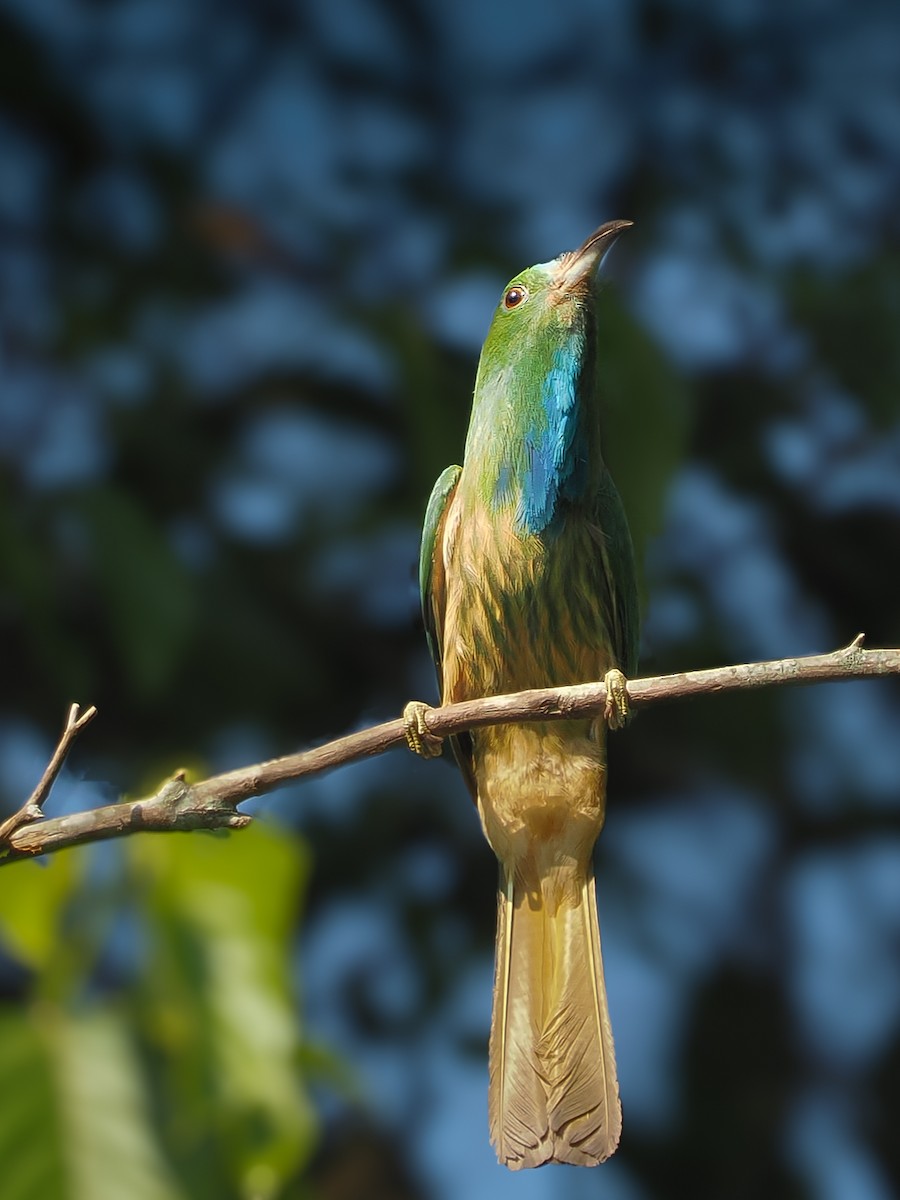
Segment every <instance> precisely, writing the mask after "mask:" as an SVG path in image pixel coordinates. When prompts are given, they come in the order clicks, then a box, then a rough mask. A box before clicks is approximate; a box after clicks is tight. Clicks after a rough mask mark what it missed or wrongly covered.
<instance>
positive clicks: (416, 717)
mask: <svg viewBox="0 0 900 1200" xmlns="http://www.w3.org/2000/svg"><path fill="white" fill-rule="evenodd" d="M431 711H432V710H431V706H430V705H428V704H423V703H422V701H421V700H410V702H409V704H407V706H406V708H404V710H403V721H404V724H405V725H406V744H407V746H409V748H410V750H412V752H413V754H418V755H420V756H421V757H422V758H440V756H441V754H442V753H443V749H444V739H443V738H439V737H437V736H436V735H435V734H433V733H432V732H431V731H430V730H429V728H428V726H427V725H426V724H425V714H426V713H427V712H431Z"/></svg>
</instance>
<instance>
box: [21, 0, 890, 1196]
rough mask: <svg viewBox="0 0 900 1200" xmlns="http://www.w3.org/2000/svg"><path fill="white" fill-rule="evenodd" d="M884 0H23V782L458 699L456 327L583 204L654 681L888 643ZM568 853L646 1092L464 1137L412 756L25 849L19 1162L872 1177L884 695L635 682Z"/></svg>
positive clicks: (578, 215) (438, 812) (466, 865)
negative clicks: (590, 1123) (240, 816)
mask: <svg viewBox="0 0 900 1200" xmlns="http://www.w3.org/2000/svg"><path fill="white" fill-rule="evenodd" d="M898 202H900V10H898V8H897V5H896V3H895V2H894V0H854V3H852V4H848V3H846V0H787V2H776V0H771V2H770V0H758V2H755V0H718V2H713V0H554V2H553V3H552V4H551V3H537V2H534V0H531V2H526V0H517V2H514V0H457V2H456V3H453V4H449V3H444V2H442V0H395V2H393V3H387V2H381V3H379V2H378V0H308V2H299V0H298V2H297V3H289V2H288V0H255V2H254V3H252V4H250V3H239V2H238V0H218V2H213V0H121V2H111V0H106V2H101V0H94V2H93V3H89V2H87V0H80V2H77V0H2V2H0V576H2V590H0V639H2V641H0V644H2V655H3V658H2V661H3V668H4V671H3V674H4V688H3V697H2V702H0V793H2V797H0V798H2V804H3V806H5V808H6V809H7V810H11V809H12V808H13V806H16V805H18V804H19V803H21V801H22V799H23V798H24V796H25V795H27V793H28V792H29V791H30V789H31V787H32V786H33V784H34V782H35V781H36V779H37V777H38V776H39V774H40V771H41V769H42V767H43V764H44V762H45V761H46V758H47V756H48V755H49V753H50V751H51V749H52V746H53V744H54V741H55V738H56V734H57V731H58V728H59V726H60V724H61V720H62V716H63V713H64V711H65V709H66V706H67V705H68V703H69V702H70V701H72V700H77V701H79V702H81V703H82V704H85V705H86V704H89V703H93V704H96V705H97V706H98V708H99V710H100V715H99V717H98V718H97V719H96V721H95V722H94V724H93V725H92V726H91V728H90V729H89V731H87V732H86V733H85V735H84V736H83V737H82V739H81V742H80V744H79V745H78V747H77V749H76V751H75V752H74V753H73V755H72V756H71V759H70V763H69V766H68V768H67V770H66V772H65V774H64V776H63V778H62V780H61V781H60V784H59V786H58V788H57V789H56V791H55V792H54V795H53V798H52V800H51V802H50V805H49V810H50V811H51V812H53V813H59V812H63V811H66V810H68V809H75V808H81V807H84V806H86V805H91V804H96V803H102V802H107V801H109V800H112V799H114V798H115V797H116V796H117V795H119V794H121V793H123V792H124V793H128V794H130V795H140V794H141V793H142V791H145V790H151V789H153V788H155V787H156V786H157V785H158V783H159V782H160V781H161V780H162V779H163V778H164V777H165V776H166V775H167V774H168V773H170V772H171V771H173V770H174V769H176V768H177V767H179V766H187V767H189V768H191V769H192V770H194V771H195V772H196V773H198V774H200V775H202V774H206V773H211V772H215V771H219V770H223V769H227V768H229V767H232V766H237V765H241V764H245V763H250V762H253V761H257V760H259V759H260V758H263V757H270V756H273V755H276V754H280V753H287V752H289V751H291V750H294V749H298V748H300V747H303V746H307V745H310V744H314V743H316V742H317V741H323V740H327V739H328V738H331V737H333V736H337V735H339V734H341V733H344V732H346V731H348V730H350V729H353V728H358V727H362V726H364V725H366V724H368V723H372V722H374V721H376V720H380V719H387V718H389V717H392V716H394V715H396V714H397V713H398V712H399V711H400V709H401V707H402V706H403V704H404V703H405V701H406V700H408V699H409V698H410V697H420V698H424V699H432V698H433V696H434V685H433V681H432V676H431V669H430V664H429V662H428V661H427V656H426V652H425V648H424V641H423V636H422V631H421V627H420V623H419V619H418V613H417V598H416V595H415V589H414V581H413V580H414V564H415V560H416V556H417V544H418V530H419V525H420V520H421V514H422V511H423V509H424V505H425V501H426V499H427V496H428V493H429V490H430V487H431V484H432V482H433V480H434V478H435V477H436V476H437V474H438V472H439V471H440V470H441V469H442V468H443V467H444V466H445V465H447V464H448V463H450V462H454V461H458V460H459V458H460V454H461V450H462V443H463V437H464V431H465V426H466V421H467V415H468V406H469V397H470V394H471V386H472V380H473V377H474V369H475V363H476V359H477V354H478V349H479V345H480V342H481V339H482V337H483V335H484V332H485V329H486V326H487V323H488V320H489V317H490V313H491V311H492V308H493V305H494V304H495V302H496V298H497V296H498V294H499V291H500V289H501V288H502V286H503V285H504V283H505V281H506V280H507V279H508V278H509V276H510V275H511V274H512V273H513V272H514V271H516V270H518V269H519V268H521V267H523V266H525V265H527V264H529V263H532V262H536V261H542V260H546V259H547V258H550V257H552V256H554V255H555V254H557V253H559V252H560V251H562V250H564V249H568V248H571V247H573V246H575V245H577V244H578V243H579V242H580V241H581V240H582V239H583V238H584V236H585V235H586V234H587V233H588V232H590V231H591V230H592V229H593V228H594V227H595V226H596V225H597V224H599V223H600V222H601V221H602V220H606V219H609V218H612V217H630V218H632V219H633V220H634V221H635V222H636V224H635V228H634V230H633V231H631V232H630V233H629V234H628V235H627V237H624V238H622V240H621V241H620V243H619V244H618V245H617V247H616V250H615V252H614V253H613V254H612V255H611V256H610V259H609V260H608V262H607V266H606V270H605V274H606V276H607V277H608V278H609V279H610V280H611V282H610V283H609V285H608V286H607V287H606V288H605V290H604V292H603V295H602V301H601V312H602V341H603V357H604V372H605V392H606V411H605V427H606V435H607V445H608V448H609V459H610V462H611V465H612V468H613V471H614V473H615V475H616V477H617V479H618V481H619V483H620V485H621V489H622V491H623V493H624V495H625V499H626V504H627V507H628V509H629V513H630V517H631V521H632V525H633V529H634V532H635V539H636V542H637V543H638V547H639V551H640V555H641V559H642V563H643V573H644V607H645V626H644V628H645V634H644V646H643V673H645V674H655V673H660V672H665V671H674V670H681V669H690V668H696V667H703V666H710V665H716V664H722V663H730V662H736V661H745V660H752V659H759V658H773V657H781V656H792V655H799V654H805V653H812V652H821V651H826V650H829V649H834V648H836V647H838V646H839V645H843V644H846V643H847V642H848V641H849V640H850V639H851V638H852V637H853V636H854V635H855V634H856V633H857V632H859V631H860V630H864V631H865V633H866V634H867V636H868V639H869V641H870V644H873V645H879V644H881V645H898V644H900V601H898V576H900V572H898V565H897V563H898V546H900V404H898V389H900V338H898V325H900V272H898V264H900V216H898V214H900V203H898ZM610 790H611V807H610V814H609V818H608V822H607V828H606V831H605V832H604V835H603V837H602V839H601V842H600V845H599V847H598V877H599V894H600V911H601V925H602V929H603V940H604V947H605V958H606V966H607V978H608V987H609V997H610V1006H611V1011H612V1019H613V1025H614V1029H615V1033H616V1041H617V1049H618V1060H619V1069H620V1077H621V1087H622V1098H623V1103H624V1107H625V1132H624V1137H623V1141H622V1146H621V1149H620V1151H619V1153H618V1154H617V1155H616V1156H615V1158H614V1159H613V1160H612V1161H611V1162H610V1163H608V1164H606V1165H605V1166H604V1167H602V1168H600V1169H599V1170H597V1171H581V1172H579V1171H577V1170H574V1169H566V1168H553V1169H547V1170H544V1171H540V1172H533V1173H526V1174H524V1175H512V1174H510V1173H508V1172H506V1171H505V1170H504V1169H503V1168H501V1167H499V1166H497V1164H496V1163H495V1161H494V1158H493V1154H492V1151H491V1149H490V1147H489V1145H488V1140H487V1121H486V1085H487V1072H486V1043H487V1029H488V1021H489V1005H490V985H491V944H492V938H493V925H494V895H493V893H494V885H495V878H494V865H493V862H492V859H491V856H490V853H489V851H488V850H487V847H486V846H485V845H484V844H483V842H482V840H481V836H480V832H479V830H478V828H477V822H476V819H475V814H474V812H473V810H472V807H471V805H470V803H469V801H468V799H467V796H466V794H465V791H464V788H463V786H462V784H461V781H460V780H459V779H458V778H457V776H456V774H455V772H454V771H453V770H452V769H448V768H447V767H446V766H444V765H443V764H440V763H437V764H435V763H423V762H419V761H416V760H414V759H413V757H412V756H411V755H408V754H406V753H399V752H397V753H394V754H391V755H387V756H384V757H383V758H381V759H379V760H374V761H371V762H368V763H365V764H363V765H358V766H355V767H352V768H348V769H346V770H343V771H340V772H336V773H334V774H332V775H330V776H328V777H323V778H321V779H318V780H315V781H313V782H310V783H308V784H306V785H305V786H303V787H297V788H291V789H287V790H285V791H283V792H281V793H280V794H278V795H275V796H272V797H268V798H264V799H262V800H260V801H259V802H257V803H256V804H255V805H254V806H253V811H254V812H256V813H257V814H258V815H259V818H260V819H259V820H258V821H257V822H255V823H254V825H253V826H252V827H251V829H249V830H248V831H247V832H245V833H241V834H240V835H232V836H223V837H214V836H209V835H200V834H197V835H186V836H178V837H174V836H173V837H152V836H146V837H142V838H132V839H128V840H126V841H125V842H122V843H117V844H112V843H111V844H109V845H106V846H101V847H94V848H84V849H79V850H77V851H73V852H70V853H67V854H64V855H60V856H58V857H56V858H54V859H53V861H52V862H50V863H49V864H47V865H46V866H44V867H41V866H39V865H36V864H33V863H24V864H18V865H15V866H11V867H8V868H4V869H3V870H2V872H0V947H2V952H0V1162H2V1179H3V1182H2V1191H3V1195H4V1197H5V1200H30V1198H31V1197H38V1196H40V1197H42V1198H47V1197H50V1198H51V1200H56V1198H59V1200H65V1198H69V1197H71V1198H73V1200H104V1198H105V1197H110V1200H112V1198H113V1197H115V1198H119V1197H122V1196H128V1197H129V1198H130V1200H171V1198H175V1200H178V1198H182V1197H184V1198H188V1200H194V1198H196V1200H205V1198H207V1197H209V1198H210V1200H212V1198H215V1200H222V1198H225V1200H227V1198H228V1197H234V1198H240V1200H275V1198H282V1197H310V1198H320V1200H356V1198H357V1197H366V1198H375V1200H378V1198H384V1200H395V1198H396V1200H405V1198H409V1200H413V1198H416V1200H418V1198H423V1200H424V1198H428V1200H431V1198H434V1200H449V1198H456V1197H462V1196H465V1197H467V1198H471V1200H480V1198H482V1197H490V1198H491V1200H502V1198H504V1197H512V1196H515V1197H517V1198H520V1200H547V1198H551V1197H562V1196H565V1197H575V1198H578V1197H589V1196H595V1195H596V1196H603V1197H604V1198H605V1200H663V1198H666V1200H678V1198H680V1197H688V1196H690V1197H692V1198H699V1197H709V1198H716V1200H719V1198H721V1197H733V1198H736V1200H741V1198H743V1197H758V1196H760V1195H763V1194H764V1195H766V1196H768V1197H770V1198H771V1200H782V1198H785V1200H786V1198H792V1200H793V1198H797V1200H800V1198H810V1200H887V1198H889V1197H891V1196H895V1195H897V1194H898V1192H900V1149H898V1146H900V1142H898V1139H897V1134H896V1126H897V1118H898V1113H900V693H898V688H897V687H896V686H893V685H891V684H889V683H886V682H884V683H881V682H872V683H859V684H845V685H841V686H820V687H816V688H811V689H807V690H802V691H800V690H797V691H792V692H788V691H784V690H772V691H770V692H764V693H759V694H748V695H746V696H729V697H724V698H718V699H704V700H695V701H692V702H681V703H677V704H676V703H671V704H668V705H665V706H658V707H655V708H653V709H648V710H647V711H646V712H645V713H643V714H641V715H639V717H638V719H637V720H636V721H635V722H634V723H633V725H632V726H631V727H630V728H629V729H628V730H627V731H625V732H624V733H622V734H620V735H617V736H616V737H615V738H614V739H613V746H612V749H611V789H610Z"/></svg>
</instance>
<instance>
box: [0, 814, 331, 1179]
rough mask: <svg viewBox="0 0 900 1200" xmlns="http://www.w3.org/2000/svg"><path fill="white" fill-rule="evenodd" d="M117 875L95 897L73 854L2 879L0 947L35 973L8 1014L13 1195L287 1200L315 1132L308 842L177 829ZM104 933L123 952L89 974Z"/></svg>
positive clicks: (7, 1175)
mask: <svg viewBox="0 0 900 1200" xmlns="http://www.w3.org/2000/svg"><path fill="white" fill-rule="evenodd" d="M96 865H97V864H96V862H95V863H94V866H95V867H96ZM120 865H121V867H122V868H123V870H122V871H119V872H117V875H116V877H115V878H111V879H107V880H106V881H104V883H103V884H101V885H99V886H98V885H97V884H96V882H95V883H94V885H93V886H92V885H91V878H90V873H89V866H90V857H89V856H88V855H86V854H84V853H79V852H78V851H75V852H71V851H67V852H63V853H61V854H58V855H56V856H55V857H54V858H53V859H52V861H51V862H50V863H49V865H48V866H47V867H46V868H43V869H42V868H41V866H39V865H36V864H35V863H32V862H25V863H20V864H15V865H13V866H10V867H7V868H5V869H4V870H3V871H2V872H0V945H2V946H3V948H4V949H5V950H6V951H7V953H8V954H11V955H13V956H14V959H15V961H16V962H17V963H18V964H20V965H21V967H22V968H24V969H25V970H26V972H27V975H26V976H25V977H24V978H23V980H22V983H21V987H20V991H21V999H20V1002H19V1003H12V998H11V997H7V998H6V1000H5V1002H4V1003H3V1005H2V1010H0V1026H2V1032H0V1079H2V1090H3V1094H4V1095H6V1096H13V1095H14V1096H15V1097H16V1103H15V1104H8V1105H4V1106H3V1108H2V1110H0V1146H2V1147H3V1160H4V1164H5V1165H4V1194H5V1195H7V1196H9V1197H10V1200H29V1198H30V1197H38V1196H53V1197H57V1196H58V1197H59V1198H60V1200H64V1198H66V1197H84V1198H85V1200H87V1198H90V1200H100V1198H102V1197H104V1196H122V1195H128V1196H135V1197H138V1198H141V1197H147V1198H148V1200H151V1198H157V1197H158V1198H160V1200H162V1198H163V1197H166V1198H169V1197H180V1196H190V1197H197V1198H201V1197H205V1196H209V1197H227V1196H234V1197H248V1198H250V1197H252V1198H254V1200H255V1198H257V1197H259V1198H264V1197H276V1196H283V1195H286V1194H290V1195H292V1196H293V1195H298V1194H299V1193H298V1192H297V1190H296V1187H295V1186H294V1185H293V1183H292V1181H294V1180H296V1177H297V1174H298V1172H299V1171H300V1169H301V1168H302V1167H303V1166H304V1165H305V1164H306V1163H307V1162H308V1159H309V1156H310V1152H311V1148H312V1145H313V1142H314V1137H315V1128H316V1121H315V1117H314V1114H313V1111H312V1108H311V1105H310V1102H309V1098H308V1094H307V1089H306V1086H305V1084H304V1082H303V1073H302V1071H301V1067H300V1060H301V1051H302V1043H301V1040H300V1034H299V1032H298V1028H297V1023H296V1016H295V1008H294V996H293V986H292V981H291V978H290V974H289V971H288V966H287V962H288V948H289V943H290V937H291V931H292V928H293V923H294V921H295V920H296V918H297V914H298V911H299V906H300V903H301V901H302V897H303V893H304V891H305V888H306V883H307V877H308V871H309V861H308V854H307V852H306V850H305V848H304V846H303V844H302V843H301V842H299V841H298V840H297V839H296V838H293V837H291V836H290V835H289V834H287V833H286V832H285V831H276V830H268V829H265V828H264V827H262V826H260V825H254V826H252V827H251V828H250V829H249V830H247V831H246V836H244V835H242V836H240V837H235V838H228V837H213V836H209V837H206V836H200V837H194V836H190V835H182V834H173V835H172V836H171V837H166V838H150V837H148V838H144V839H141V840H136V841H135V842H134V843H133V844H129V845H128V847H127V849H126V851H125V860H124V862H123V863H122V864H120ZM261 880H265V887H264V888H261V887H260V881H261ZM126 881H127V887H126ZM110 922H112V923H113V928H112V930H110V929H109V924H110ZM110 933H112V937H113V943H114V944H115V943H116V942H118V943H119V944H120V945H121V946H122V947H123V950H122V952H121V954H120V955H119V956H118V957H119V960H120V961H119V963H118V964H117V968H116V970H115V971H114V977H113V978H110V977H109V975H108V972H109V969H110V966H109V964H108V963H107V964H106V969H105V970H104V969H103V967H102V964H99V965H100V966H101V969H100V973H99V977H98V973H97V970H98V960H100V959H101V958H102V955H103V948H104V945H105V944H107V938H108V936H109V935H110ZM139 951H140V953H139ZM123 960H124V961H123Z"/></svg>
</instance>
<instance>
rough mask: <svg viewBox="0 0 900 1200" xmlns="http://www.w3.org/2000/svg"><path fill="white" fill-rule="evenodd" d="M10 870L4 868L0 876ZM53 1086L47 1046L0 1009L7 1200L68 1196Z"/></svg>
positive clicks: (0, 1154) (25, 1018)
mask: <svg viewBox="0 0 900 1200" xmlns="http://www.w3.org/2000/svg"><path fill="white" fill-rule="evenodd" d="M22 865H23V866H24V865H26V864H24V863H23V864H22ZM31 865H33V864H31ZM12 870H13V868H12V867H6V868H4V870H3V872H0V874H5V873H6V872H7V871H12ZM55 1082H56V1081H55V1078H54V1075H53V1071H52V1065H51V1061H50V1056H49V1054H48V1052H47V1045H46V1041H45V1039H44V1038H43V1037H41V1035H40V1033H39V1031H38V1029H37V1027H36V1025H35V1022H34V1021H33V1020H32V1019H31V1016H30V1014H29V1013H27V1012H23V1011H22V1009H20V1008H8V1007H4V1008H2V1009H0V1096H2V1097H3V1102H2V1103H0V1163H2V1164H3V1167H2V1173H3V1196H4V1198H5V1200H46V1198H47V1197H50V1196H52V1197H54V1198H55V1200H56V1198H58V1200H64V1198H65V1197H66V1196H67V1191H66V1186H65V1179H66V1171H65V1163H64V1159H63V1147H62V1143H61V1139H60V1137H59V1128H58V1111H57V1103H56V1100H57V1097H56V1093H55Z"/></svg>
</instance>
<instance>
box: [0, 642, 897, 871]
mask: <svg viewBox="0 0 900 1200" xmlns="http://www.w3.org/2000/svg"><path fill="white" fill-rule="evenodd" d="M888 675H894V676H897V675H900V649H893V650H890V649H888V650H867V649H865V648H864V646H863V636H862V634H859V635H858V636H857V637H855V638H854V639H853V641H852V642H851V643H850V644H849V645H848V646H844V647H843V648H842V649H840V650H834V651H832V652H831V653H830V654H817V655H811V656H809V657H806V658H785V659H776V660H773V661H770V662H756V663H742V664H739V665H736V666H731V667H715V668H713V669H711V670H706V671H686V672H684V673H683V674H680V675H659V676H655V677H653V678H649V679H631V680H629V681H628V684H627V692H628V699H629V701H630V703H631V704H633V705H634V706H635V707H636V708H639V707H643V706H644V705H645V704H650V703H654V702H656V701H658V700H674V699H679V698H682V697H686V696H699V695H709V694H717V693H719V692H726V691H737V690H746V689H751V688H762V687H772V686H775V685H783V684H810V683H822V682H825V681H828V680H831V681H837V680H848V679H871V678H874V677H877V676H888ZM605 706H606V687H605V685H604V684H603V683H584V684H576V685H574V686H572V687H554V688H536V689H534V690H532V691H526V692H517V693H515V694H513V695H508V696H487V697H485V698H483V699H481V700H466V701H463V702H462V703H459V704H447V705H444V706H443V707H441V708H431V709H429V708H426V709H425V711H424V714H423V719H424V722H425V725H426V728H427V729H428V732H429V733H430V734H432V735H434V736H435V737H447V736H448V735H450V734H454V733H462V732H463V731H464V730H467V729H477V728H480V727H481V726H484V725H504V724H509V723H511V722H514V721H558V720H572V719H573V718H577V717H589V716H596V715H597V714H598V713H602V712H603V710H604V708H605ZM73 713H76V714H77V707H76V706H74V705H73V710H72V712H71V713H70V714H69V716H70V720H69V722H68V723H67V726H66V731H65V732H64V734H63V737H62V739H61V741H60V745H59V746H58V747H57V750H56V754H54V756H53V759H52V761H51V763H50V765H49V766H48V767H47V770H46V771H45V772H44V777H43V778H42V780H41V782H40V783H39V784H38V786H37V788H36V789H35V792H34V794H33V795H32V797H31V798H30V799H29V801H28V803H27V804H26V805H24V806H23V808H22V809H21V810H20V811H19V812H18V813H16V814H15V815H14V816H12V817H10V818H9V819H8V820H7V821H6V822H4V824H3V825H2V826H0V866H3V865H5V864H6V863H8V862H14V861H15V860H16V859H19V858H33V857H35V856H36V855H38V854H47V853H50V852H52V851H54V850H61V849H63V848H64V847H66V846H73V845H77V844H79V843H81V842H94V841H99V840H101V839H103V838H111V837H119V836H122V835H124V834H128V833H136V832H138V831H140V830H156V831H161V832H162V831H168V830H174V829H181V830H187V829H217V828H232V829H235V828H239V827H240V826H242V825H246V824H248V823H249V821H250V817H249V816H247V815H246V814H245V813H241V812H237V811H236V810H237V806H238V805H239V804H240V803H241V802H242V801H244V800H249V799H250V797H251V796H259V795H262V794H263V793H265V792H271V791H274V790H275V788H278V787H282V786H283V785H284V784H287V783H293V782H295V781H296V780H298V779H303V778H306V777H307V776H310V775H316V774H318V773H320V772H322V771H328V770H332V769H333V768H335V767H340V766H345V765H346V764H348V763H352V762H358V761H359V760H360V759H363V758H370V757H372V756H374V755H377V754H382V753H384V751H385V750H390V749H392V748H393V747H394V746H405V745H406V723H405V721H404V720H402V719H398V720H394V721H387V722H385V723H384V724H383V725H375V726H372V727H371V728H369V729H363V730H360V731H359V732H358V733H352V734H350V735H348V736H347V737H343V738H338V739H337V740H336V741H333V742H328V743H327V744H326V745H324V746H317V747H315V748H313V749H312V750H305V751H303V752H301V753H300V754H289V755H287V756H285V757H284V758H276V759H272V760H270V761H269V762H263V763H255V764H254V765H253V766H249V767H240V768H238V769H237V770H235V771H228V772H226V773H225V774H223V775H214V776H212V777H211V778H209V779H204V780H201V781H200V782H198V783H188V782H187V780H186V779H185V776H184V772H182V771H179V772H177V773H176V774H175V775H173V776H172V778H171V779H168V780H167V781H166V782H165V783H164V784H163V785H162V787H160V788H159V790H158V791H157V792H156V793H155V794H154V795H152V796H149V797H145V798H144V799H141V800H131V801H125V802H123V803H121V804H110V805H107V806H105V807H103V808H97V809H92V810H91V811H88V812H80V813H73V814H71V815H69V816H65V817H55V818H52V819H50V820H44V821H40V823H38V824H35V823H34V822H35V821H36V820H37V818H38V817H40V816H41V811H40V810H41V804H42V803H43V801H44V799H45V798H46V795H47V792H48V791H49V790H50V786H51V785H52V783H53V780H54V779H55V778H56V775H57V774H58V772H59V768H60V766H61V765H62V760H63V758H64V757H65V753H66V750H67V749H68V747H69V745H70V744H71V742H72V739H73V738H74V737H75V735H76V734H77V732H78V730H79V729H80V728H83V726H84V725H85V724H86V723H87V721H88V720H89V719H90V717H92V716H93V715H94V710H93V709H88V710H87V711H86V712H85V713H84V714H83V715H82V716H81V717H80V718H77V719H76V717H75V716H73Z"/></svg>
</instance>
